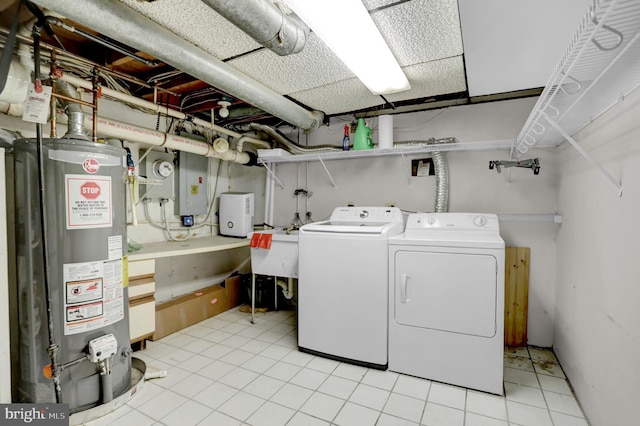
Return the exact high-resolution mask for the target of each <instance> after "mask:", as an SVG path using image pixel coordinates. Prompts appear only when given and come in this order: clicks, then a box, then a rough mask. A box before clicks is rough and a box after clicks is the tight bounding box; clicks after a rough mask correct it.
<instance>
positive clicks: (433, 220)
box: [427, 216, 436, 225]
mask: <svg viewBox="0 0 640 426" xmlns="http://www.w3.org/2000/svg"><path fill="white" fill-rule="evenodd" d="M427 223H428V224H429V225H433V224H434V223H436V218H435V217H433V216H429V217H428V218H427Z"/></svg>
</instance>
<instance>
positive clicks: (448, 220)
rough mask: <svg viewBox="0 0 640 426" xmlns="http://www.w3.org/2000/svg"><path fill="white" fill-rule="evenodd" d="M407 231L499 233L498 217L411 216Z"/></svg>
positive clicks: (467, 215) (473, 215)
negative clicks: (448, 230)
mask: <svg viewBox="0 0 640 426" xmlns="http://www.w3.org/2000/svg"><path fill="white" fill-rule="evenodd" d="M406 229H407V230H421V229H424V230H426V229H434V230H435V229H438V230H446V229H451V230H455V231H474V230H475V231H493V232H498V231H499V229H500V227H499V224H498V216H497V215H495V214H490V213H486V214H485V213H417V214H412V215H409V218H408V219H407V227H406Z"/></svg>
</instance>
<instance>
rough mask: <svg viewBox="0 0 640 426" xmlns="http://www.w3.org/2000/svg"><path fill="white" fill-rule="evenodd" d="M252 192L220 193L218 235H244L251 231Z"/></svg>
mask: <svg viewBox="0 0 640 426" xmlns="http://www.w3.org/2000/svg"><path fill="white" fill-rule="evenodd" d="M253 201H254V200H253V193H252V192H248V193H245V192H225V193H222V194H220V217H219V220H220V222H219V223H220V235H226V236H229V237H243V238H244V237H246V236H247V235H248V234H249V232H251V231H253Z"/></svg>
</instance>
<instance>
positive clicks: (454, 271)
mask: <svg viewBox="0 0 640 426" xmlns="http://www.w3.org/2000/svg"><path fill="white" fill-rule="evenodd" d="M394 275H395V277H394V287H395V288H394V292H393V299H394V300H393V301H391V304H390V306H392V307H393V309H394V313H393V317H394V319H395V321H396V323H398V324H400V325H406V326H413V327H422V328H429V329H434V330H440V331H444V332H451V333H461V334H468V335H474V336H481V337H493V336H495V334H496V315H497V314H496V304H497V301H496V294H497V277H496V275H497V261H496V258H495V257H493V256H491V255H486V254H473V253H439V252H430V251H398V252H396V255H395V274H394Z"/></svg>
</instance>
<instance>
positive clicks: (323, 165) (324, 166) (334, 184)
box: [318, 155, 337, 189]
mask: <svg viewBox="0 0 640 426" xmlns="http://www.w3.org/2000/svg"><path fill="white" fill-rule="evenodd" d="M318 161H320V164H322V167H323V168H324V171H325V173H326V174H327V176H329V180H330V181H331V185H333V188H334V189H335V188H337V186H336V181H335V180H333V176H331V173H329V169H327V166H326V164H324V160H322V157H320V156H319V155H318Z"/></svg>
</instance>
